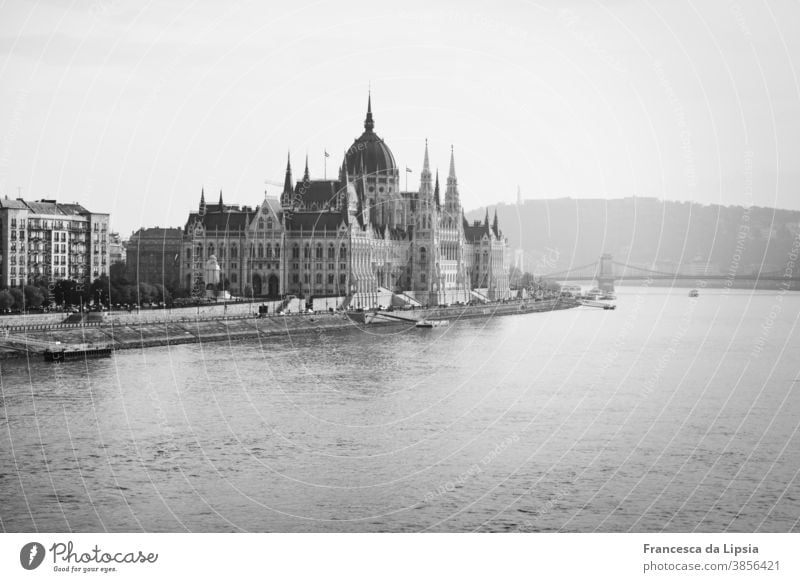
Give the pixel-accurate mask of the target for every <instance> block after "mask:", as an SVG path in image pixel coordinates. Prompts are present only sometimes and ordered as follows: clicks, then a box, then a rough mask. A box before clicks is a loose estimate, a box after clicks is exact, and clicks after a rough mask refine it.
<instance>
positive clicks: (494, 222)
mask: <svg viewBox="0 0 800 582" xmlns="http://www.w3.org/2000/svg"><path fill="white" fill-rule="evenodd" d="M492 230H493V231H494V236H496V237H497V238H500V228H499V227H498V225H497V207H495V209H494V220H492Z"/></svg>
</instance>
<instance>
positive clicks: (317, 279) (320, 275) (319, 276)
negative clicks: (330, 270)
mask: <svg viewBox="0 0 800 582" xmlns="http://www.w3.org/2000/svg"><path fill="white" fill-rule="evenodd" d="M315 280H316V282H317V285H322V273H317V275H316V277H315Z"/></svg>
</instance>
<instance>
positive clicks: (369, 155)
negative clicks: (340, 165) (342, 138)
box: [344, 96, 397, 176]
mask: <svg viewBox="0 0 800 582" xmlns="http://www.w3.org/2000/svg"><path fill="white" fill-rule="evenodd" d="M373 127H375V122H374V121H373V119H372V97H371V96H370V97H369V99H368V100H367V117H366V119H365V120H364V133H362V134H361V136H360V137H358V138H357V139H356V140H355V141H354V142H353V145H351V146H350V149H348V150H347V152H346V153H345V156H344V163H345V166H346V167H347V173H348V174H349V175H351V176H356V175H362V174H364V175H367V176H370V175H374V174H375V173H376V172H386V171H391V172H393V171H394V170H396V169H397V164H396V163H395V161H394V156H393V155H392V150H390V149H389V146H387V145H386V144H385V143H384V141H383V140H382V139H381V138H379V137H378V134H376V133H375V132H374V131H372V129H373Z"/></svg>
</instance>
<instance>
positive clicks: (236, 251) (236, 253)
mask: <svg viewBox="0 0 800 582" xmlns="http://www.w3.org/2000/svg"><path fill="white" fill-rule="evenodd" d="M231 258H232V259H237V258H239V247H237V246H236V244H232V245H231Z"/></svg>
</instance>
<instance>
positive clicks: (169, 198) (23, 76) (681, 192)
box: [0, 0, 800, 235]
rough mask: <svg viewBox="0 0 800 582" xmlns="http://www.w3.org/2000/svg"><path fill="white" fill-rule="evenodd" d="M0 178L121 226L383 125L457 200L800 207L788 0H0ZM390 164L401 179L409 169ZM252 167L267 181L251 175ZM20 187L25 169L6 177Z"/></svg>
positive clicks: (794, 44) (14, 190)
mask: <svg viewBox="0 0 800 582" xmlns="http://www.w3.org/2000/svg"><path fill="white" fill-rule="evenodd" d="M0 14H2V18H0V104H1V105H2V107H0V195H4V196H8V197H9V198H16V197H17V196H18V195H19V192H20V191H21V192H22V196H23V197H24V198H28V199H39V198H57V199H59V200H60V201H67V202H71V201H78V202H81V203H83V204H84V205H85V206H87V207H88V208H89V209H91V210H94V211H98V212H110V213H111V215H112V224H113V226H114V228H116V229H118V230H119V231H120V232H122V233H123V234H124V235H127V234H129V233H130V231H132V230H133V229H134V228H137V227H138V226H154V225H164V226H179V225H183V223H184V222H185V220H186V215H187V213H188V212H189V210H190V209H193V208H195V207H196V206H197V202H198V199H199V194H200V188H201V186H204V187H205V191H206V195H207V197H208V198H209V199H210V200H214V201H215V200H216V199H217V197H218V195H219V190H220V188H221V189H222V190H223V192H224V197H225V200H226V202H229V203H232V202H239V203H244V204H256V203H258V202H259V201H260V200H261V199H262V197H263V192H264V189H265V188H266V189H267V191H268V192H269V194H270V195H277V194H278V193H279V190H280V188H279V187H278V186H276V185H273V184H272V183H282V181H283V172H284V168H285V165H286V152H287V150H291V152H292V159H293V162H294V167H295V170H296V177H297V175H298V174H299V173H301V172H302V165H303V158H304V156H305V154H306V152H307V153H308V155H309V160H310V162H309V163H310V168H311V174H312V177H322V175H323V151H324V149H327V150H328V152H330V153H331V157H330V158H329V159H328V176H329V177H330V176H335V175H336V172H337V167H338V165H339V164H340V162H341V157H342V153H343V151H344V150H345V149H346V148H347V147H349V146H350V144H351V143H352V140H353V139H354V138H355V137H357V136H358V135H360V133H361V131H362V123H363V118H364V113H365V107H366V100H367V88H368V86H369V85H370V84H371V87H372V97H373V112H374V115H375V131H376V132H377V133H378V134H379V135H380V136H381V137H383V138H384V139H385V140H386V142H387V144H388V145H389V146H390V148H391V149H392V151H393V152H394V155H395V158H396V160H397V162H398V165H400V166H401V168H405V167H406V166H407V167H409V168H411V169H412V170H413V171H414V172H413V174H410V175H409V182H408V183H409V186H410V187H412V188H416V186H417V184H418V180H419V171H420V169H421V164H422V156H423V148H424V140H425V138H428V140H429V143H430V148H431V161H432V163H433V164H434V165H436V166H438V167H439V169H440V170H441V171H442V172H444V173H446V171H447V164H448V155H449V150H450V144H453V146H454V148H455V154H456V168H457V172H458V178H459V185H460V190H461V195H462V202H463V204H464V206H465V207H466V208H467V209H468V210H469V209H473V208H476V207H479V206H482V205H486V204H493V203H496V202H501V201H505V202H512V201H514V200H515V199H516V192H517V185H519V187H520V188H521V190H522V195H523V197H524V198H543V197H546V198H557V197H562V196H573V197H622V196H630V195H638V196H655V197H661V198H666V199H673V200H693V201H697V202H702V203H722V204H743V205H748V204H754V205H761V206H777V207H782V208H793V209H800V188H799V186H800V164H799V162H800V82H799V81H798V68H799V67H800V3H798V2H797V1H792V0H777V1H769V2H767V1H762V2H758V1H746V2H745V1H739V2H737V1H733V2H731V1H729V0H728V1H719V2H712V1H702V2H701V1H695V2H682V1H680V0H677V1H674V0H669V1H667V0H664V1H631V2H625V1H604V2H599V1H597V2H595V1H590V0H586V1H573V2H568V1H558V2H556V1H553V2H524V1H513V0H512V1H508V2H502V3H501V2H477V1H475V2H437V1H435V0H425V1H421V2H417V1H405V0H404V1H402V2H374V1H373V2H346V3H345V2H330V1H319V2H305V1H297V2H276V3H271V2H255V1H253V2H248V1H243V2H237V1H235V0H234V1H228V2H204V1H198V2H149V3H145V2H123V1H117V2H115V1H102V0H96V1H86V2H83V1H75V2H72V3H70V2H30V1H25V2H5V3H3V4H2V8H0ZM403 180H404V178H403ZM265 181H266V182H265ZM20 189H21V190H20Z"/></svg>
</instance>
